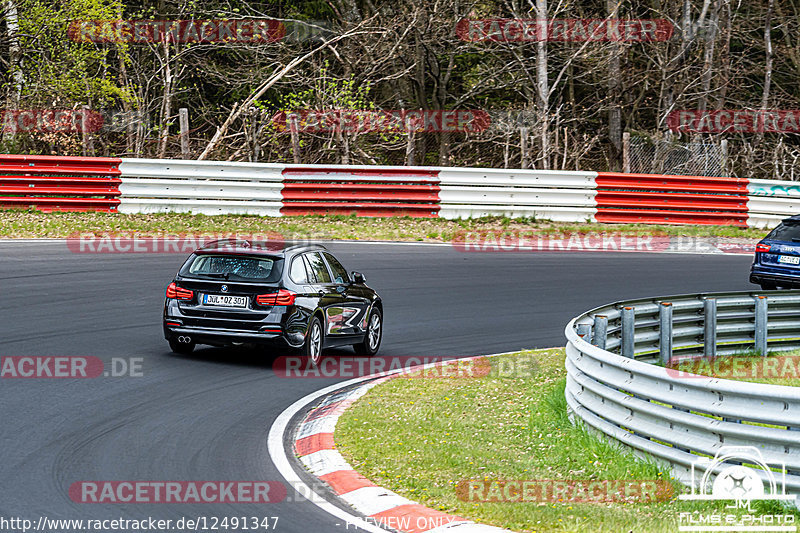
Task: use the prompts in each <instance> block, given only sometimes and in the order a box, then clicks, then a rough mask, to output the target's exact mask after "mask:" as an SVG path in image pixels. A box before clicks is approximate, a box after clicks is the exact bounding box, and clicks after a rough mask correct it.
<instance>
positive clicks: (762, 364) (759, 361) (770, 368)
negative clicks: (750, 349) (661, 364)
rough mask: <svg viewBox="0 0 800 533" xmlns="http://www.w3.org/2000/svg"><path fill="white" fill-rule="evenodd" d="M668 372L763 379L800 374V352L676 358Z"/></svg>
mask: <svg viewBox="0 0 800 533" xmlns="http://www.w3.org/2000/svg"><path fill="white" fill-rule="evenodd" d="M667 373H668V374H669V375H670V376H672V377H675V378H684V379H698V378H706V377H712V378H720V379H733V380H742V379H761V380H781V379H798V378H800V356H796V355H785V356H774V357H738V356H728V357H725V356H719V357H691V358H684V359H680V360H678V361H673V363H672V365H671V366H670V367H668V368H667Z"/></svg>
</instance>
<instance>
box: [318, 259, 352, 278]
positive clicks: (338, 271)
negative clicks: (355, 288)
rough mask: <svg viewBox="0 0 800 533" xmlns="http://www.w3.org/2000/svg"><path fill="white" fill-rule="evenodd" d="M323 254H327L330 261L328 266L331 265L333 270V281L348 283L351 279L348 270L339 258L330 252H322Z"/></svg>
mask: <svg viewBox="0 0 800 533" xmlns="http://www.w3.org/2000/svg"><path fill="white" fill-rule="evenodd" d="M322 255H324V256H325V259H326V260H327V261H328V266H329V267H331V272H333V281H335V282H336V283H347V282H348V281H350V278H349V277H348V275H347V270H345V268H344V267H343V266H342V264H341V263H340V262H339V260H338V259H336V258H335V257H333V256H332V255H331V254H329V253H328V252H322Z"/></svg>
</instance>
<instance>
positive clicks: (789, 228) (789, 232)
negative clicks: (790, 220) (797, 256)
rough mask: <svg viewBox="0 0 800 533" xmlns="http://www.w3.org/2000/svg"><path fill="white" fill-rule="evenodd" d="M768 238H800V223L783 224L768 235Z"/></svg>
mask: <svg viewBox="0 0 800 533" xmlns="http://www.w3.org/2000/svg"><path fill="white" fill-rule="evenodd" d="M767 238H768V239H772V240H775V241H786V242H792V240H793V239H799V240H800V224H781V225H780V226H778V227H777V228H775V229H774V230H772V232H771V233H770V234H769V235H767Z"/></svg>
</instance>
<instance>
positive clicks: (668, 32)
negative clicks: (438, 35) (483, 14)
mask: <svg viewBox="0 0 800 533" xmlns="http://www.w3.org/2000/svg"><path fill="white" fill-rule="evenodd" d="M674 31H675V29H674V26H673V25H672V23H671V22H670V21H668V20H666V19H615V18H607V19H552V20H549V19H548V20H545V19H542V20H537V19H461V20H460V21H459V22H458V24H457V25H456V34H457V35H458V37H459V39H461V40H462V41H467V42H540V41H556V42H586V41H598V42H633V43H637V42H638V43H642V42H655V41H668V40H669V39H670V38H671V37H672V34H673V33H674Z"/></svg>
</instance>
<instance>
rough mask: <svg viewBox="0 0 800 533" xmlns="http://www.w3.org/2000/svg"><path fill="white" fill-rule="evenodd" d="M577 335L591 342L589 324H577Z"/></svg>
mask: <svg viewBox="0 0 800 533" xmlns="http://www.w3.org/2000/svg"><path fill="white" fill-rule="evenodd" d="M578 335H580V337H581V338H583V340H585V341H586V342H588V343H589V344H591V343H592V326H591V324H578Z"/></svg>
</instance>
